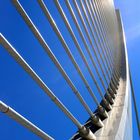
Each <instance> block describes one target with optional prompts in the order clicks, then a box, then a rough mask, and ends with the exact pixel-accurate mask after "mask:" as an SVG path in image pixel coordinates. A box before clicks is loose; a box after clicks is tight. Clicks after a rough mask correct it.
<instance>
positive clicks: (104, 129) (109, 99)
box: [0, 0, 132, 140]
mask: <svg viewBox="0 0 140 140" xmlns="http://www.w3.org/2000/svg"><path fill="white" fill-rule="evenodd" d="M37 2H38V5H39V7H40V9H41V11H42V13H43V15H44V17H45V18H46V19H47V20H48V22H49V24H50V27H48V28H52V29H53V31H54V33H55V34H56V36H57V38H58V40H59V41H60V43H61V45H62V47H63V49H64V51H65V54H66V55H67V56H68V58H69V60H70V61H71V63H72V65H73V67H74V68H75V70H76V71H77V74H78V75H79V77H80V79H81V81H82V85H83V86H84V87H85V89H86V91H87V92H86V94H88V96H89V97H90V99H91V101H92V102H93V104H94V107H93V108H91V106H90V105H89V104H88V103H87V101H86V99H85V98H84V97H83V94H82V93H81V90H79V88H78V87H77V86H76V85H75V82H74V81H73V80H72V79H71V77H70V76H69V73H67V71H66V70H65V68H64V67H63V65H62V64H61V62H59V60H58V58H57V56H56V55H55V54H54V53H53V51H52V49H51V47H50V46H49V44H48V43H47V41H46V40H45V38H44V37H43V35H42V34H41V32H40V31H39V29H38V28H37V26H36V25H35V24H34V22H33V21H32V19H31V17H30V16H29V15H28V13H27V12H26V10H25V9H24V7H23V6H22V2H21V3H20V2H19V1H18V0H12V3H13V6H14V7H15V9H16V10H17V12H18V13H19V15H20V16H21V18H22V20H23V21H24V22H25V23H26V26H27V27H28V28H29V30H30V31H31V32H32V34H33V35H34V37H35V38H36V40H37V41H38V42H39V43H40V46H41V47H42V48H43V50H44V51H45V53H46V55H47V56H49V58H50V59H51V61H52V62H53V64H54V65H55V67H56V68H57V69H58V71H59V73H60V74H61V75H62V77H63V79H65V81H66V84H68V86H69V88H70V89H71V90H72V93H73V94H74V96H76V98H77V99H78V101H79V102H80V104H81V105H82V107H83V108H84V110H85V112H87V114H88V117H87V120H86V121H85V122H84V123H81V122H80V121H79V120H78V119H77V118H76V117H75V115H74V114H72V112H71V111H70V110H69V109H68V108H67V106H66V105H64V104H63V102H62V101H61V100H60V99H59V98H58V97H57V96H56V94H55V92H53V90H52V89H50V88H49V86H47V84H46V83H45V82H44V81H43V79H42V78H41V77H40V76H39V75H38V74H37V72H35V70H34V69H33V68H32V67H31V66H30V65H29V64H28V62H27V61H26V60H25V59H24V58H23V57H22V56H21V54H20V53H19V52H18V51H17V50H16V49H15V47H14V46H13V45H12V44H11V43H10V42H9V41H8V38H7V37H6V36H4V35H3V34H0V44H1V46H2V47H3V48H5V50H6V51H7V52H8V53H9V54H10V55H11V59H12V58H13V59H14V60H15V61H16V62H17V63H18V64H19V66H20V67H22V69H23V70H25V71H26V73H27V74H28V75H29V76H30V77H31V78H32V79H33V80H34V82H35V83H36V84H37V85H38V86H39V87H40V88H41V89H42V91H43V92H44V93H45V94H46V95H47V96H48V97H49V98H50V99H51V100H52V102H54V104H55V105H56V107H58V108H59V109H60V110H61V111H62V112H63V113H64V115H65V116H66V117H68V118H69V119H70V120H71V122H72V123H73V124H74V125H75V127H76V128H77V131H76V132H75V134H73V135H72V136H71V137H70V139H72V140H84V139H87V140H95V139H97V140H113V139H114V140H124V139H127V140H131V139H132V118H131V96H130V93H131V92H130V78H129V77H130V76H129V65H128V57H127V49H126V42H125V35H124V30H123V24H122V20H121V15H120V12H119V10H118V9H115V7H114V2H113V0H85V1H83V0H65V1H63V4H65V5H66V7H67V10H64V9H63V6H62V3H61V2H60V1H58V0H54V1H53V2H54V3H55V6H56V8H57V10H58V12H57V13H56V14H59V15H60V16H61V18H62V20H63V21H62V22H63V24H64V25H65V26H66V28H67V30H68V33H69V35H70V37H71V40H67V35H63V33H62V32H61V30H60V28H61V27H59V25H58V24H57V23H56V21H55V18H53V16H52V15H51V12H50V10H49V9H48V8H47V6H46V5H47V2H46V3H45V2H44V1H43V0H38V1H37ZM67 12H69V14H70V15H69V16H67ZM70 17H71V18H70ZM72 22H73V23H72ZM73 26H75V28H74V27H73ZM68 41H72V42H73V44H74V46H73V47H75V48H76V49H77V52H78V53H79V56H80V57H79V58H80V61H82V63H83V64H84V66H85V69H86V74H85V72H83V69H82V68H81V67H80V66H79V65H80V63H79V62H77V59H76V56H75V54H74V52H73V51H72V50H71V48H72V47H71V46H70V45H69V43H68ZM81 42H82V44H83V45H81ZM60 55H62V56H63V54H60ZM64 57H65V55H64ZM63 59H65V58H63ZM52 74H53V71H52ZM87 74H89V76H90V78H91V81H92V82H93V84H94V88H93V87H92V86H91V84H90V82H89V79H88V77H87V76H86V75H87ZM60 88H63V87H60ZM38 102H39V101H38ZM0 111H1V112H3V113H5V115H8V116H9V117H11V118H12V119H13V120H15V121H17V122H18V123H19V124H21V125H23V126H24V127H25V128H27V129H29V130H30V131H31V132H33V133H35V134H36V135H37V136H38V137H40V138H42V139H44V140H53V139H55V138H53V135H51V134H47V132H44V131H43V130H42V129H41V128H39V127H37V126H36V125H35V124H33V123H32V120H28V119H27V118H26V116H24V117H23V116H22V115H21V114H19V113H18V112H17V111H16V110H14V109H13V108H12V107H10V106H8V105H7V104H5V103H4V102H2V101H0ZM52 123H53V122H52ZM67 127H69V126H67Z"/></svg>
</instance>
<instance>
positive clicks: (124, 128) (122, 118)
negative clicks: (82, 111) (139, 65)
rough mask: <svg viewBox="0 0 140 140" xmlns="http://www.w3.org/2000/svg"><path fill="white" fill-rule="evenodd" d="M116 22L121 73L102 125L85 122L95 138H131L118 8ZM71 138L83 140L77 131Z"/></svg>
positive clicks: (124, 47)
mask: <svg viewBox="0 0 140 140" xmlns="http://www.w3.org/2000/svg"><path fill="white" fill-rule="evenodd" d="M116 15H117V18H118V24H119V29H120V31H119V32H120V33H119V34H120V39H121V45H122V46H121V47H122V60H121V63H122V64H121V75H120V79H119V84H118V87H117V89H116V92H117V94H116V97H115V102H114V104H113V105H112V110H110V111H108V115H109V116H108V118H102V117H101V116H99V117H100V119H101V120H102V121H103V124H104V126H103V127H102V128H98V127H97V126H94V125H93V124H92V122H91V121H90V118H89V120H88V121H87V122H86V123H85V126H86V127H88V128H89V129H90V130H92V132H94V134H95V136H96V140H131V139H132V118H131V96H130V81H129V66H128V57H127V51H126V45H125V37H124V31H123V25H122V22H121V17H120V13H119V10H116ZM94 113H96V111H95V112H94ZM72 140H85V139H84V138H82V137H81V136H80V134H79V132H77V133H76V134H75V135H74V136H73V137H72Z"/></svg>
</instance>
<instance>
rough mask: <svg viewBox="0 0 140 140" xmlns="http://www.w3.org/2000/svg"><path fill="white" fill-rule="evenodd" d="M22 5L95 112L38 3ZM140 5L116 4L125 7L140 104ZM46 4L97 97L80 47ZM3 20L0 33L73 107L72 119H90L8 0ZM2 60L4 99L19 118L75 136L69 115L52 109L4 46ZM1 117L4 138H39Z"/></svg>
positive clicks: (0, 5) (1, 7)
mask: <svg viewBox="0 0 140 140" xmlns="http://www.w3.org/2000/svg"><path fill="white" fill-rule="evenodd" d="M20 2H21V4H22V5H23V7H24V8H25V10H26V11H27V13H28V14H29V16H30V17H31V19H32V20H33V22H34V23H35V25H36V26H37V28H38V29H39V31H40V32H41V34H42V36H43V37H44V39H45V40H46V42H47V43H48V45H49V46H50V48H51V49H52V51H53V53H54V54H55V55H56V57H57V58H58V60H59V61H60V63H61V65H62V66H63V67H64V69H65V71H66V72H67V73H68V75H69V77H70V78H71V80H72V81H73V83H74V84H75V85H76V87H78V90H79V91H80V93H81V95H82V96H83V97H84V98H85V100H86V102H87V103H88V105H89V106H90V108H92V109H93V110H94V109H95V103H94V102H93V101H92V99H91V97H90V96H89V95H88V94H85V93H87V90H86V88H85V86H84V84H83V82H82V80H81V78H80V76H79V75H78V74H77V71H76V70H75V68H74V66H73V65H72V63H71V61H70V59H69V58H68V56H67V55H66V53H65V51H64V49H63V47H62V45H61V43H60V42H59V40H58V38H57V36H56V35H55V33H54V32H53V30H52V28H51V26H50V24H49V23H48V21H47V19H46V18H45V16H44V15H43V13H42V11H41V9H40V7H39V5H38V3H37V2H36V1H27V0H26V1H25V0H20ZM60 3H61V5H62V7H63V9H64V10H65V12H66V13H67V16H68V18H70V13H69V12H68V11H67V8H66V5H65V4H64V3H63V0H60ZM136 3H137V4H135V2H134V0H127V1H122V0H120V1H117V0H116V6H117V7H119V8H120V9H121V13H122V18H123V22H124V28H125V33H126V39H127V48H128V55H129V62H130V66H131V71H132V78H133V81H134V89H135V92H136V94H137V95H136V96H137V102H138V98H139V96H138V83H139V82H138V81H140V76H139V71H138V70H139V69H138V67H139V63H140V62H139V60H140V58H139V57H140V55H139V52H140V49H139V47H138V44H139V36H140V18H139V16H140V15H139V14H138V13H140V9H139V8H138V5H139V4H138V3H140V2H138V0H137V2H136ZM46 5H47V7H48V9H49V10H50V13H51V14H52V17H53V18H54V19H55V21H56V23H57V25H58V26H59V29H60V31H61V32H62V35H63V36H64V37H65V40H66V42H67V44H68V46H69V47H70V50H71V51H72V53H73V55H74V57H75V59H76V61H77V63H78V64H79V66H80V68H81V70H82V72H83V73H84V75H85V77H86V79H87V80H88V82H89V84H90V86H91V87H92V88H93V91H95V94H96V93H97V92H96V88H95V86H94V84H93V82H92V80H91V77H90V75H89V74H88V72H87V69H86V68H85V65H84V64H83V62H82V60H81V58H80V55H79V53H78V51H77V49H76V47H74V43H73V41H72V39H71V37H70V35H69V33H68V31H67V29H66V27H65V25H64V23H63V22H62V19H61V17H60V15H59V14H56V13H57V9H56V7H55V4H54V3H53V0H50V1H47V3H46ZM0 18H1V22H0V32H1V33H2V34H3V35H4V36H5V37H6V38H7V39H8V41H9V42H10V43H11V44H12V45H13V47H14V48H16V50H17V51H18V52H19V53H20V54H21V55H22V56H23V58H24V59H25V60H26V61H27V62H28V63H29V64H30V65H31V67H32V68H33V69H34V70H35V71H36V72H37V73H38V75H39V76H40V77H41V78H42V79H43V80H44V82H45V83H46V84H47V85H48V87H49V88H50V89H51V90H52V91H53V92H54V93H55V94H56V95H57V97H59V99H60V100H61V101H62V102H63V103H64V104H65V105H66V106H67V108H68V109H70V111H71V112H72V113H73V114H74V116H75V117H76V118H77V119H78V120H79V121H80V122H81V123H84V122H85V121H86V119H87V117H88V114H87V113H86V111H85V110H84V108H83V107H82V106H81V104H80V103H79V102H78V100H77V98H76V97H75V95H74V94H73V92H72V90H71V89H70V87H69V86H68V85H67V83H66V81H65V80H64V79H63V77H62V75H61V74H60V73H59V71H58V70H57V68H56V67H55V66H54V64H53V63H52V61H51V60H50V58H49V57H48V56H47V55H46V53H45V52H44V50H43V49H42V48H41V46H40V44H39V43H38V41H37V40H36V38H35V37H34V36H33V34H32V33H31V31H30V30H29V28H28V27H27V25H26V24H25V23H24V21H23V19H22V18H21V16H20V15H19V14H18V13H17V11H16V9H15V7H14V6H13V4H12V2H11V1H10V0H1V1H0ZM70 23H71V25H72V28H73V30H74V31H75V34H76V36H77V38H78V39H79V42H80V45H81V47H82V49H83V51H84V52H85V55H86V58H87V60H88V62H89V64H90V63H91V62H90V60H89V56H88V55H87V53H86V51H85V49H84V47H83V46H84V45H83V43H82V40H81V38H80V37H79V34H78V33H77V29H76V27H75V26H74V24H73V22H72V20H71V21H70ZM80 25H81V23H80ZM0 57H1V59H0V66H1V69H0V77H1V80H0V92H1V94H0V100H2V101H3V102H5V103H7V104H8V105H10V106H11V107H12V108H14V109H15V110H16V111H18V112H19V113H20V114H22V115H23V116H25V117H26V118H28V119H29V120H31V121H32V122H33V123H35V124H36V125H37V126H39V127H40V128H42V129H43V130H44V131H45V132H47V133H48V134H50V135H51V136H53V137H54V138H56V139H61V140H63V139H68V138H69V137H71V136H72V134H73V133H74V132H75V131H76V130H77V129H76V127H75V126H74V125H73V124H72V123H71V121H70V120H69V119H68V118H66V117H65V115H64V114H63V113H62V112H61V111H60V110H59V109H58V108H57V107H56V106H55V105H54V103H52V101H51V100H50V99H49V98H48V96H46V95H45V94H44V92H43V91H42V90H41V89H40V88H39V87H38V85H36V83H35V82H34V81H33V80H32V79H31V78H30V76H29V75H27V73H26V72H25V71H24V70H23V69H22V68H21V67H20V66H19V65H18V64H17V63H16V62H15V60H14V59H12V57H11V56H10V55H9V54H8V53H7V52H6V50H4V49H3V48H2V47H0ZM91 69H92V70H93V72H94V73H95V70H94V68H93V67H91ZM95 76H96V74H95ZM96 96H97V98H98V99H99V100H100V99H101V97H100V96H99V95H98V94H96ZM0 115H1V117H0V124H1V125H0V133H1V134H2V135H1V139H2V140H9V138H10V139H14V140H19V139H20V140H25V139H26V140H31V139H33V140H38V137H36V136H35V135H34V134H32V133H30V132H29V131H28V130H26V129H25V128H24V127H22V126H20V125H19V124H17V123H16V122H15V121H13V120H11V119H10V118H8V117H6V116H5V115H4V114H0ZM133 121H134V130H135V131H134V134H135V139H137V138H138V137H137V129H136V126H135V116H134V118H133ZM62 122H63V123H62ZM62 136H63V137H62Z"/></svg>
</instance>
